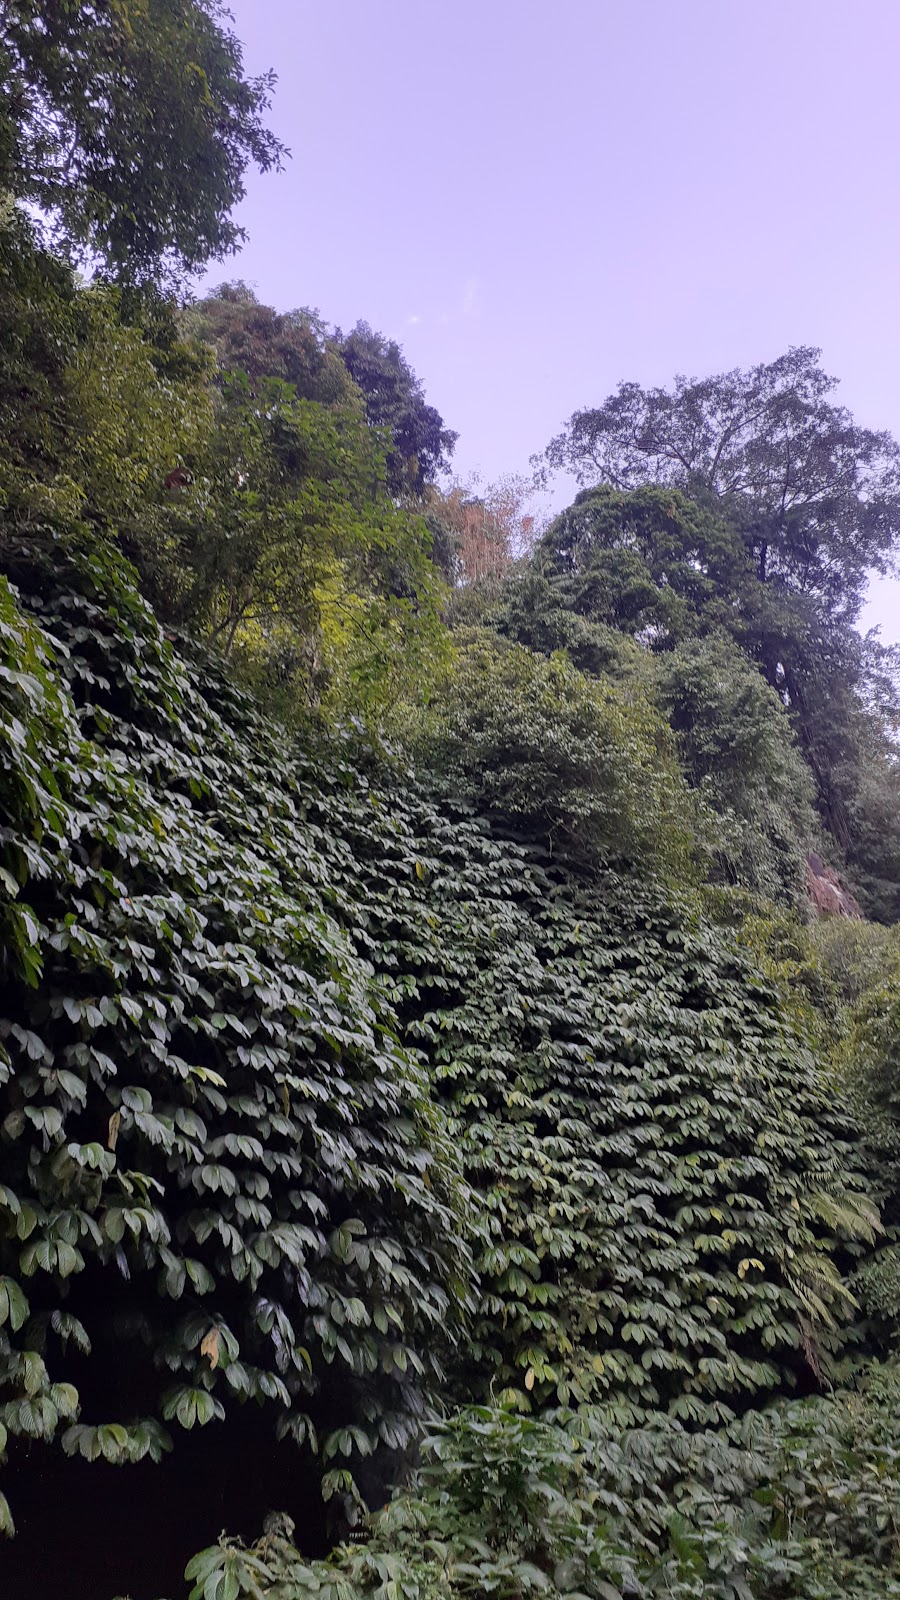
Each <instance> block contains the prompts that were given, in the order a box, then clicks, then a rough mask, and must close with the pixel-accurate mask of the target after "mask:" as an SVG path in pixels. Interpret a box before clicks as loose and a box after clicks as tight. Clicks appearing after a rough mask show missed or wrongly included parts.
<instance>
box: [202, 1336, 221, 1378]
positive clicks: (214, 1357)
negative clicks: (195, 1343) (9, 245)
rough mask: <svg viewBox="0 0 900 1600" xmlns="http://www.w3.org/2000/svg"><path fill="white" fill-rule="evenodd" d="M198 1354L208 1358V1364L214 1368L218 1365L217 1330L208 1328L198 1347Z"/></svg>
mask: <svg viewBox="0 0 900 1600" xmlns="http://www.w3.org/2000/svg"><path fill="white" fill-rule="evenodd" d="M200 1354H201V1355H202V1356H208V1357H209V1364H210V1366H211V1367H213V1368H215V1367H217V1366H218V1365H219V1330H218V1328H210V1330H209V1333H208V1334H207V1335H206V1338H205V1339H204V1340H203V1342H202V1343H201V1345H200Z"/></svg>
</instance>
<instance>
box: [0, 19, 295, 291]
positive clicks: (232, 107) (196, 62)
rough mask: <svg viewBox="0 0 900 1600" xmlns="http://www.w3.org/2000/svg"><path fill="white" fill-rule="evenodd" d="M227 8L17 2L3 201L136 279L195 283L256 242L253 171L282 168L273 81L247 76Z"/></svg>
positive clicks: (5, 110)
mask: <svg viewBox="0 0 900 1600" xmlns="http://www.w3.org/2000/svg"><path fill="white" fill-rule="evenodd" d="M227 17H228V12H227V11H226V10H225V8H224V6H223V5H222V4H221V3H220V0H81V3H79V0H5V3H4V4H3V5H2V7H0V192H2V191H4V190H5V191H7V192H8V193H10V194H12V195H13V196H14V197H15V198H16V199H18V200H22V201H25V202H27V203H29V204H31V205H34V206H37V207H38V208H40V210H41V211H43V212H45V213H46V214H48V215H49V216H50V217H52V218H53V220H54V223H55V230H56V234H57V236H58V238H59V240H61V241H65V243H66V244H67V245H69V246H71V247H74V248H76V249H83V250H86V251H88V252H89V253H91V254H92V255H94V256H99V257H100V258H101V260H103V261H104V262H105V263H106V265H107V266H108V267H109V268H110V269H111V270H112V271H113V272H114V274H115V275H116V276H117V277H119V278H122V279H134V280H141V279H148V278H151V279H152V278H157V277H159V276H161V275H162V276H168V275H171V274H172V273H173V272H175V271H179V270H180V271H185V270H187V271H190V270H192V269H195V268H197V267H200V266H202V265H203V263H204V262H206V261H208V260H210V259H212V258H217V257H220V256H223V255H225V254H227V253H228V252H229V251H230V250H233V249H234V248H235V246H236V245H237V244H238V243H239V242H240V240H241V239H242V238H243V237H244V233H243V229H241V228H240V227H239V226H238V224H237V223H235V222H234V221H233V220H232V217H231V211H232V209H233V207H234V206H235V204H236V203H237V201H239V200H240V199H241V197H242V195H243V192H244V189H243V176H244V172H245V170H246V168H247V166H248V164H250V163H253V164H255V165H256V166H258V167H259V168H260V169H261V170H262V171H268V170H269V169H270V168H272V167H277V166H279V165H280V163H281V161H282V159H283V157H284V155H285V153H286V152H285V149H284V146H283V145H282V144H281V143H280V142H279V140H278V139H277V138H275V136H274V135H273V134H272V133H271V132H269V131H268V130H267V129H266V128H265V126H264V124H263V120H262V118H263V113H264V112H265V110H266V108H267V106H268V104H269V101H270V98H271V93H272V87H273V83H274V78H273V75H272V74H271V73H267V74H265V75H264V76H262V77H259V78H253V79H248V78H245V76H244V71H243V61H242V55H241V47H240V44H239V43H238V41H237V39H236V38H235V36H234V34H233V33H232V32H231V31H230V30H229V29H228V27H227V26H226V25H225V24H226V19H227Z"/></svg>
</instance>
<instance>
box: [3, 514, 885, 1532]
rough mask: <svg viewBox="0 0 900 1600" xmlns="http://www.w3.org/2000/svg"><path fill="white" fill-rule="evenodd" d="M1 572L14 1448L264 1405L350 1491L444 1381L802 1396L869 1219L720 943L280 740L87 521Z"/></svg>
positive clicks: (636, 1397)
mask: <svg viewBox="0 0 900 1600" xmlns="http://www.w3.org/2000/svg"><path fill="white" fill-rule="evenodd" d="M10 571H11V575H12V577H13V579H14V580H15V587H14V588H10V587H9V586H8V585H5V586H4V589H3V594H2V602H0V603H2V614H0V625H2V642H3V658H2V666H0V693H2V697H3V707H4V716H3V722H2V729H3V739H4V743H5V752H4V775H3V778H2V780H0V784H2V787H0V795H2V808H3V832H2V850H3V855H2V865H3V884H4V895H5V901H4V909H3V916H4V949H5V951H6V957H5V960H6V966H5V971H4V1008H3V1021H2V1041H3V1056H2V1069H0V1076H2V1087H0V1098H2V1132H0V1141H2V1146H0V1148H2V1180H3V1187H2V1189H0V1202H2V1239H0V1358H2V1363H3V1365H2V1381H3V1391H4V1404H3V1410H2V1413H0V1416H2V1426H3V1442H4V1443H5V1446H6V1449H7V1452H8V1455H9V1458H10V1462H11V1463H12V1464H13V1465H15V1464H16V1463H18V1464H19V1465H21V1463H22V1462H23V1460H24V1459H25V1455H24V1452H25V1450H26V1446H27V1443H28V1442H29V1441H41V1444H42V1447H43V1446H54V1447H57V1448H58V1447H61V1449H62V1451H63V1452H64V1453H65V1454H66V1455H68V1456H72V1455H75V1456H81V1457H82V1458H84V1459H86V1460H87V1461H91V1460H95V1459H97V1458H100V1459H103V1460H107V1461H116V1462H121V1463H129V1462H134V1461H136V1460H139V1459H140V1458H142V1457H144V1456H148V1455H149V1456H152V1457H154V1458H156V1457H159V1456H161V1455H163V1454H164V1453H165V1452H166V1451H167V1450H168V1449H169V1448H170V1446H171V1445H172V1444H173V1443H174V1445H175V1450H176V1454H177V1452H178V1449H179V1440H181V1439H183V1438H184V1432H183V1430H185V1429H187V1430H191V1429H193V1428H194V1427H195V1426H198V1427H199V1426H204V1425H207V1424H209V1425H210V1428H211V1433H210V1438H211V1440H214V1439H215V1436H216V1430H217V1428H218V1427H219V1426H220V1425H221V1422H222V1419H223V1418H225V1419H226V1421H227V1418H228V1417H230V1416H232V1415H234V1414H235V1410H236V1408H239V1407H240V1406H241V1405H242V1404H246V1403H247V1402H248V1401H255V1402H258V1403H259V1404H260V1405H261V1406H262V1407H263V1408H264V1410H265V1411H266V1412H268V1413H269V1414H270V1418H271V1424H270V1426H271V1436H272V1437H274V1436H275V1435H276V1434H280V1435H282V1436H284V1435H288V1436H290V1437H292V1438H293V1439H294V1440H295V1441H296V1442H297V1443H298V1444H299V1445H304V1446H307V1445H309V1444H312V1445H313V1446H314V1448H316V1449H317V1450H318V1451H319V1452H320V1455H321V1458H322V1463H323V1467H324V1469H325V1470H326V1471H328V1472H330V1473H331V1477H330V1479H329V1480H328V1482H327V1483H326V1489H330V1490H331V1491H334V1490H349V1487H350V1480H349V1478H348V1477H347V1476H346V1475H345V1470H344V1469H345V1468H347V1467H351V1468H352V1467H353V1466H354V1463H356V1462H357V1461H358V1459H359V1457H360V1456H365V1455H367V1454H369V1453H371V1451H372V1450H373V1449H375V1448H377V1447H378V1446H382V1447H387V1448H388V1449H389V1450H395V1449H397V1448H398V1447H401V1446H403V1445H404V1444H405V1443H406V1441H407V1440H408V1439H409V1437H410V1434H411V1430H412V1429H413V1427H414V1426H415V1423H416V1419H417V1418H418V1416H419V1415H420V1413H421V1411H422V1408H423V1406H424V1405H425V1404H426V1403H427V1402H428V1401H429V1399H432V1400H433V1399H434V1398H435V1397H436V1395H437V1393H438V1390H439V1388H440V1390H441V1392H443V1393H446V1392H447V1389H446V1383H447V1382H449V1383H450V1384H451V1386H452V1392H453V1393H454V1394H456V1395H457V1396H459V1397H461V1398H464V1397H466V1396H467V1395H468V1396H476V1397H477V1396H480V1395H486V1394H487V1393H489V1392H493V1393H495V1394H496V1393H497V1392H498V1391H499V1390H508V1391H514V1392H516V1393H517V1395H518V1397H519V1401H520V1403H522V1404H525V1405H528V1404H531V1403H534V1402H536V1401H543V1402H546V1401H548V1400H552V1399H554V1398H558V1399H560V1400H582V1399H590V1400H595V1401H596V1400H599V1401H606V1402H611V1403H612V1404H613V1405H614V1407H615V1411H614V1415H615V1416H617V1417H618V1418H619V1420H626V1419H628V1418H631V1417H633V1416H634V1415H635V1414H638V1415H640V1414H641V1413H643V1412H646V1411H650V1410H656V1409H668V1410H669V1411H670V1412H671V1413H672V1415H673V1416H674V1417H675V1418H681V1419H684V1420H687V1421H691V1422H694V1421H700V1420H703V1421H707V1420H713V1419H716V1418H721V1417H722V1416H725V1415H727V1414H729V1413H730V1412H731V1411H732V1410H734V1409H735V1408H740V1407H742V1406H743V1405H744V1404H746V1402H747V1401H748V1400H749V1399H751V1398H752V1397H753V1396H755V1395H756V1396H761V1397H762V1396H765V1395H766V1394H768V1393H772V1392H776V1391H781V1390H783V1389H784V1388H785V1387H788V1386H792V1385H794V1384H795V1383H796V1381H797V1379H798V1377H800V1381H801V1382H802V1383H806V1384H807V1385H808V1384H810V1383H813V1382H814V1381H815V1377H816V1375H817V1374H818V1373H819V1371H820V1370H821V1367H822V1365H823V1363H825V1361H826V1360H827V1352H828V1349H829V1347H830V1346H832V1345H834V1343H835V1340H836V1338H837V1327H838V1324H839V1323H840V1321H841V1318H842V1313H843V1307H844V1305H845V1303H846V1294H845V1291H844V1290H843V1289H842V1286H841V1282H840V1270H841V1267H842V1265H843V1262H842V1259H841V1253H842V1251H843V1250H844V1249H845V1248H846V1241H847V1240H848V1239H851V1238H852V1237H853V1236H854V1235H856V1236H858V1235H859V1233H860V1230H861V1227H863V1226H864V1225H865V1216H866V1206H865V1202H864V1200H863V1199H862V1197H861V1191H859V1188H858V1185H857V1183H856V1181H855V1180H854V1178H853V1176H852V1173H851V1171H850V1168H851V1166H852V1160H851V1156H852V1150H851V1146H850V1143H849V1142H848V1141H849V1138H850V1133H849V1131H848V1129H847V1127H846V1125H845V1119H844V1116H843V1113H842V1111H841V1108H840V1104H839V1103H838V1102H836V1101H835V1098H834V1094H833V1090H831V1089H830V1088H827V1087H826V1085H825V1084H824V1083H823V1082H822V1080H821V1077H820V1075H819V1072H818V1069H817V1067H816V1065H815V1063H814V1061H813V1059H812V1058H811V1056H810V1055H809V1054H808V1053H807V1052H806V1051H805V1049H804V1048H803V1046H802V1045H801V1044H800V1042H799V1041H798V1040H797V1038H796V1037H795V1036H794V1035H793V1034H792V1033H791V1031H790V1028H789V1026H788V1025H787V1023H786V1021H785V1020H784V1017H783V1016H782V1014H781V1012H780V1010H779V1005H778V1001H777V999H776V997H775V995H774V993H773V991H771V990H770V989H768V988H767V987H766V986H765V985H764V984H763V983H762V982H761V981H760V980H759V979H758V978H757V977H756V976H754V974H753V971H752V970H751V969H750V968H749V967H747V966H746V965H745V964H744V962H743V961H742V959H741V958H740V957H739V956H738V954H737V952H736V951H735V950H734V949H732V948H726V947H723V946H722V944H721V941H722V935H721V934H714V933H712V932H711V931H710V930H709V929H707V928H705V927H704V926H703V925H702V923H701V922H700V921H699V919H698V917H697V913H696V911H695V910H693V909H692V908H691V906H690V904H689V903H685V904H684V905H680V904H678V903H676V902H673V901H672V900H671V898H670V897H667V896H666V895H664V894H663V893H662V891H661V890H659V889H654V888H653V887H652V885H647V886H645V887H643V888H641V887H640V886H638V885H637V884H636V883H635V882H634V881H630V882H627V881H625V880H623V879H619V878H617V877H616V876H615V875H614V874H612V873H609V872H604V873H600V874H599V876H595V877H594V878H587V877H582V878H581V879H577V878H574V877H572V876H570V875H569V874H568V873H567V872H566V870H565V869H564V868H563V867H561V866H558V865H555V864H554V863H553V862H552V860H550V859H549V858H547V857H546V854H545V853H544V852H543V851H542V847H541V843H540V841H539V840H537V839H535V840H533V841H531V842H529V841H527V840H524V841H523V840H519V841H518V842H517V843H513V842H511V841H510V840H508V839H504V838H503V837H501V836H500V834H499V832H498V830H497V827H496V826H495V825H493V824H491V823H490V822H489V821H487V820H485V819H484V818H481V817H479V816H478V815H477V814H476V813H475V812H474V810H473V808H472V805H471V803H470V802H467V801H466V800H465V799H464V797H463V798H461V797H459V796H457V797H456V798H454V799H451V798H449V797H447V796H442V795H441V794H440V793H438V792H437V791H436V790H435V789H433V788H429V787H428V786H427V785H426V784H424V782H423V780H417V779H415V778H414V777H413V776H412V775H411V774H409V773H407V772H405V771H402V770H398V769H397V768H394V767H392V766H391V765H390V764H389V763H388V762H386V761H385V760H383V759H378V760H376V758H375V757H374V756H372V755H371V754H370V755H368V756H367V755H366V754H365V751H364V750H360V751H359V752H358V753H357V755H356V757H354V758H351V753H350V752H351V746H350V745H349V744H347V743H346V742H345V741H343V740H340V739H338V738H337V737H335V738H334V739H333V740H332V741H331V744H330V746H329V747H328V748H326V749H320V750H319V751H317V752H310V751H309V750H306V751H305V752H303V751H300V750H297V751H292V750H291V749H290V747H289V742H288V741H287V740H286V738H285V736H284V734H283V732H280V731H279V730H278V729H277V728H275V727H274V726H272V725H270V724H268V723H267V722H266V721H265V720H264V719H263V718H262V717H261V715H260V714H259V713H258V712H257V711H256V710H255V708H254V707H253V705H252V703H251V702H249V701H248V700H246V699H245V698H243V697H242V696H240V695H239V694H238V693H237V692H235V691H234V690H233V689H232V688H231V687H230V686H229V685H228V683H227V682H226V681H225V680H223V679H222V678H221V677H220V676H219V675H218V674H217V673H216V671H215V670H213V669H212V668H210V667H208V666H204V665H203V664H197V663H196V662H194V661H192V659H191V658H190V657H189V656H184V655H180V654H179V653H178V651H177V650H176V648H175V647H174V646H173V644H172V643H171V642H170V641H168V640H167V639H166V638H165V636H164V634H163V633H162V631H161V630H160V628H159V626H158V624H157V623H156V621H155V620H154V618H153V616H152V613H150V612H149V610H148V609H147V607H146V605H145V604H144V602H143V601H141V600H140V598H139V596H138V594H137V591H136V589H135V588H134V587H133V585H132V582H131V578H130V575H129V571H128V569H127V567H125V566H124V565H123V564H122V563H121V562H120V561H119V559H118V558H116V557H114V556H112V555H110V554H109V553H108V552H107V553H104V552H103V550H102V549H101V548H100V547H97V546H95V547H94V548H93V549H91V550H89V551H88V550H83V549H79V548H78V547H77V545H76V546H74V547H73V546H71V545H70V546H69V547H68V548H67V549H63V547H62V546H60V545H55V544H53V543H51V544H50V545H48V546H46V547H45V548H44V549H43V550H42V551H38V550H37V549H30V550H28V549H24V548H23V549H22V550H21V551H20V552H19V553H18V554H17V555H16V556H15V557H14V558H13V559H12V560H11V562H10ZM854 1196H856V1198H854ZM467 1318H468V1319H470V1321H469V1324H468V1327H467V1331H466V1335H465V1339H464V1340H463V1341H460V1340H459V1339H458V1337H457V1335H458V1332H459V1330H460V1329H462V1328H464V1327H466V1319H467ZM447 1374H449V1377H448V1378H447V1377H445V1375H447ZM213 1448H215V1446H214V1444H213ZM248 1467H249V1469H250V1470H252V1462H249V1463H248ZM165 1470H166V1469H165V1468H163V1471H165ZM285 1498H286V1500H288V1501H289V1500H290V1498H291V1491H290V1486H289V1485H287V1484H286V1485H285ZM15 1509H16V1508H15V1505H13V1506H12V1515H15ZM4 1515H5V1516H7V1517H8V1515H9V1513H8V1512H6V1511H4ZM204 1531H205V1528H204V1525H203V1518H202V1511H201V1509H200V1508H199V1507H198V1520H197V1537H196V1540H195V1544H197V1543H200V1542H202V1538H203V1533H204ZM215 1531H216V1528H215V1527H211V1528H209V1533H210V1535H212V1534H214V1533H215ZM187 1553H188V1552H185V1555H186V1554H187Z"/></svg>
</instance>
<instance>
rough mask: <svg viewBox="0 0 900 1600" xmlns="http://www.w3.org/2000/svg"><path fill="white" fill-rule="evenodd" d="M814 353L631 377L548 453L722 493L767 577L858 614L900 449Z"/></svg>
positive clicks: (898, 488) (895, 515)
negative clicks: (644, 381)
mask: <svg viewBox="0 0 900 1600" xmlns="http://www.w3.org/2000/svg"><path fill="white" fill-rule="evenodd" d="M819 354H820V352H819V351H818V350H814V349H810V348H807V347H802V346H801V347H798V348H796V349H791V350H789V351H788V352H787V354H786V355H783V356H780V357H779V358H778V360H777V361H772V362H769V363H767V364H763V365H761V366H757V367H752V368H750V370H749V371H747V372H742V371H740V370H738V369H735V370H734V371H732V372H724V373H718V374H716V375H715V376H713V377H710V378H703V379H695V378H690V379H688V378H684V377H677V378H676V379H675V382H674V384H673V386H672V388H671V389H644V388H642V387H641V386H640V384H637V383H622V384H620V385H619V387H618V389H617V390H616V392H615V393H614V394H611V395H608V396H607V398H606V399H605V400H604V401H603V403H602V405H600V406H599V407H596V408H594V409H591V410H585V411H577V412H575V414H574V415H573V416H572V417H571V419H570V421H569V424H568V427H567V428H566V429H565V430H564V431H563V432H562V433H561V434H559V435H558V436H557V437H556V438H555V439H553V440H552V441H551V443H550V445H549V447H548V449H547V451H546V454H545V457H544V460H545V463H546V465H547V466H549V467H551V468H564V469H566V470H569V471H572V472H574V473H575V475H576V477H577V478H578V479H579V481H580V482H582V483H609V484H612V485H614V486H615V487H618V488H623V489H627V488H635V487H637V486H638V485H640V484H646V483H660V484H672V485H674V486H676V487H679V488H683V489H685V490H687V491H688V492H689V493H691V494H693V495H695V496H698V495H699V496H700V497H701V498H705V497H709V496H713V497H715V498H718V499H722V500H724V501H726V503H727V505H728V508H729V510H730V512H731V514H732V515H733V516H734V517H735V519H736V520H737V521H738V522H739V524H740V526H741V527H742V530H743V532H744V536H745V539H746V542H747V545H748V548H749V549H750V551H751V554H752V556H753V560H754V564H755V568H756V573H757V577H758V578H759V580H760V582H762V583H767V582H775V583H777V584H780V585H782V586H786V587H788V588H790V589H793V590H796V591H799V592H800V593H803V594H813V595H815V596H817V597H818V598H820V599H821V600H822V601H824V602H825V603H826V604H827V605H828V607H829V609H830V610H832V611H836V612H838V613H840V614H841V615H842V616H844V617H847V618H848V619H850V620H852V618H853V617H854V616H855V615H856V614H857V612H858V609H859V606H860V603H861V600H862V596H863V593H864V585H865V580H866V576H867V574H868V572H869V571H871V570H872V569H873V568H874V569H875V570H877V571H880V572H884V571H885V570H887V568H888V565H889V561H890V557H891V552H892V550H893V548H894V546H895V543H896V540H897V537H898V533H900V449H898V446H897V444H896V442H895V440H894V439H893V438H892V437H891V436H890V434H888V433H879V432H874V431H873V430H871V429H869V428H862V427H860V426H859V425H858V424H857V423H856V422H855V421H854V419H853V417H852V416H851V414H850V412H849V411H848V410H847V409H846V408H845V407H843V406H838V405H836V404H835V403H834V402H833V401H832V400H831V399H830V398H829V396H830V395H831V394H832V392H833V390H834V388H835V382H836V380H835V379H834V378H831V377H829V376H828V375H827V374H826V373H825V372H824V371H823V370H822V368H821V366H820V365H819Z"/></svg>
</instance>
